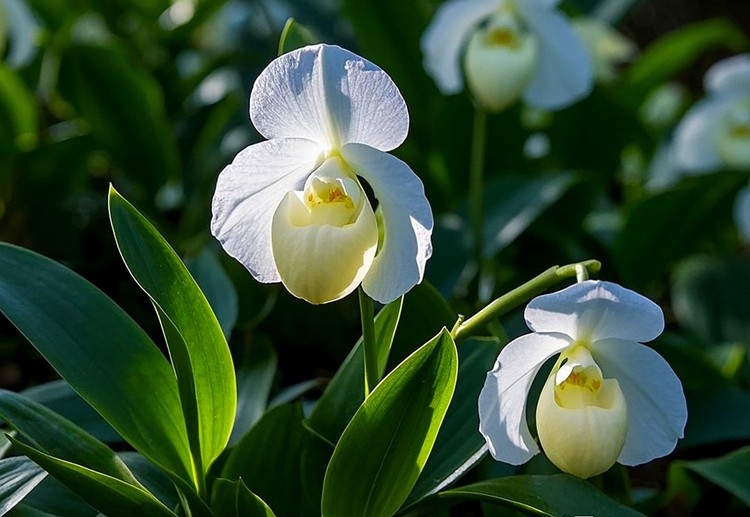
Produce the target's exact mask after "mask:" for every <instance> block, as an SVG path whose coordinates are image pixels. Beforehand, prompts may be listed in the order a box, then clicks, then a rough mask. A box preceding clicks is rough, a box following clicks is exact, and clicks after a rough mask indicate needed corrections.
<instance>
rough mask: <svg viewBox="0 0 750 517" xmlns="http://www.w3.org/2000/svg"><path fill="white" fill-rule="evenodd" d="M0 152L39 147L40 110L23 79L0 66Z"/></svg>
mask: <svg viewBox="0 0 750 517" xmlns="http://www.w3.org/2000/svg"><path fill="white" fill-rule="evenodd" d="M0 120H2V121H3V123H2V124H1V125H0V151H4V152H5V153H10V152H11V151H13V150H16V149H21V150H26V149H28V148H29V147H33V146H34V145H35V144H36V128H37V109H36V102H35V100H34V97H33V96H32V94H31V92H29V91H28V89H27V88H26V86H25V85H24V83H23V81H22V80H21V78H20V77H19V76H18V75H17V74H16V72H14V71H13V70H11V69H10V68H6V67H5V66H3V65H2V64H0Z"/></svg>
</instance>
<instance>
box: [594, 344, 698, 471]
mask: <svg viewBox="0 0 750 517" xmlns="http://www.w3.org/2000/svg"><path fill="white" fill-rule="evenodd" d="M593 354H594V358H595V359H596V361H597V363H598V364H599V367H600V368H601V369H602V373H603V374H604V377H605V378H615V379H617V381H618V382H619V383H620V389H621V390H622V393H623V395H624V396H625V400H626V402H627V405H628V432H627V436H626V438H625V445H624V446H623V449H622V452H621V453H620V457H619V458H617V461H618V463H621V464H623V465H639V464H641V463H646V462H647V461H651V460H652V459H654V458H660V457H662V456H666V455H667V454H669V453H670V452H672V451H673V450H674V448H675V445H676V444H677V440H678V439H679V438H682V436H683V431H684V429H685V423H686V422H687V405H686V402H685V394H684V393H683V391H682V383H680V379H678V378H677V376H676V375H675V373H674V371H672V368H671V367H670V366H669V364H667V362H666V361H665V360H664V358H662V356H660V355H659V354H658V353H657V352H656V351H654V350H653V349H651V348H649V347H647V346H644V345H641V344H639V343H635V342H633V341H628V340H621V339H612V340H605V341H599V342H596V343H594V344H593Z"/></svg>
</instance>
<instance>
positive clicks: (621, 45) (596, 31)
mask: <svg viewBox="0 0 750 517" xmlns="http://www.w3.org/2000/svg"><path fill="white" fill-rule="evenodd" d="M573 29H575V31H576V33H577V34H578V37H579V38H581V41H583V45H584V46H585V47H586V50H587V51H588V53H589V57H590V58H591V63H592V65H593V67H594V77H595V78H596V80H597V81H601V82H609V81H613V80H614V79H615V78H617V67H618V66H620V65H622V64H624V63H627V62H628V61H631V60H632V59H633V58H634V57H635V55H636V54H637V53H638V47H636V45H635V43H633V42H632V41H630V40H629V39H628V38H626V37H625V36H623V35H622V34H620V33H619V32H618V31H617V30H616V29H615V28H613V27H612V26H610V25H609V24H608V23H605V22H603V21H601V20H598V19H596V18H593V17H587V16H586V17H580V18H576V19H574V20H573Z"/></svg>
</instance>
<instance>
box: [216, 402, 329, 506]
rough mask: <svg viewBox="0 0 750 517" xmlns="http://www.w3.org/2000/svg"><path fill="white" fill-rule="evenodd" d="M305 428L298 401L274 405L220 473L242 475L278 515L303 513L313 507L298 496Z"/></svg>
mask: <svg viewBox="0 0 750 517" xmlns="http://www.w3.org/2000/svg"><path fill="white" fill-rule="evenodd" d="M305 438H306V431H305V429H304V428H303V427H302V408H301V406H300V405H299V404H288V405H284V406H277V407H275V408H273V409H271V410H269V411H268V412H266V414H265V415H263V418H261V419H260V420H259V421H258V423H257V424H255V426H253V428H252V429H250V431H249V432H248V433H247V434H246V435H245V436H244V437H243V438H242V440H240V441H239V443H237V445H235V446H234V447H233V448H232V450H231V452H230V454H229V457H228V458H227V462H226V464H225V465H224V468H223V469H222V472H221V477H223V478H226V479H230V480H236V479H242V480H243V481H244V483H245V484H246V485H247V487H248V488H249V489H250V490H252V491H253V493H255V494H257V495H258V496H259V497H260V498H262V499H263V501H265V502H266V503H267V504H268V506H269V507H271V508H272V509H273V511H274V512H275V513H276V515H278V516H279V517H288V516H298V517H307V516H308V515H314V514H315V513H317V511H318V509H317V508H310V507H309V506H307V501H306V500H305V499H304V498H303V497H302V493H303V492H304V489H303V484H304V483H306V482H308V481H307V480H306V479H305V478H303V476H302V474H301V467H300V465H301V451H302V445H303V440H304V439H305Z"/></svg>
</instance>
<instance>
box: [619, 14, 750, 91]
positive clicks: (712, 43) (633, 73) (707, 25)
mask: <svg viewBox="0 0 750 517" xmlns="http://www.w3.org/2000/svg"><path fill="white" fill-rule="evenodd" d="M749 45H750V41H748V38H747V36H746V35H745V34H744V32H743V31H741V30H740V29H739V28H737V27H736V26H735V25H733V24H732V23H730V22H728V21H727V20H724V19H720V18H717V19H714V20H705V21H700V22H696V23H693V24H690V25H687V26H685V27H681V28H680V29H678V30H675V31H672V32H670V33H668V34H666V35H665V36H663V37H662V38H661V39H659V40H657V41H656V42H655V43H653V44H652V45H651V46H649V47H648V48H647V49H646V50H644V51H643V53H642V54H641V55H640V57H639V58H638V60H637V61H636V62H635V63H633V64H632V65H631V66H630V68H629V69H628V73H627V83H628V85H629V88H630V89H632V91H633V93H632V94H634V95H635V96H636V98H639V99H642V98H643V97H645V95H646V94H647V93H648V92H649V91H651V89H652V88H654V87H656V86H657V85H659V84H661V83H663V82H664V81H666V80H668V79H670V78H671V77H673V76H674V75H676V74H677V73H679V72H681V71H682V70H686V69H688V68H689V67H691V66H692V65H693V64H694V63H695V62H696V61H697V60H698V58H700V57H701V56H703V55H704V54H705V53H707V52H708V51H710V50H713V49H726V50H731V51H733V52H741V51H743V50H746V49H747V48H748V46H749Z"/></svg>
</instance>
